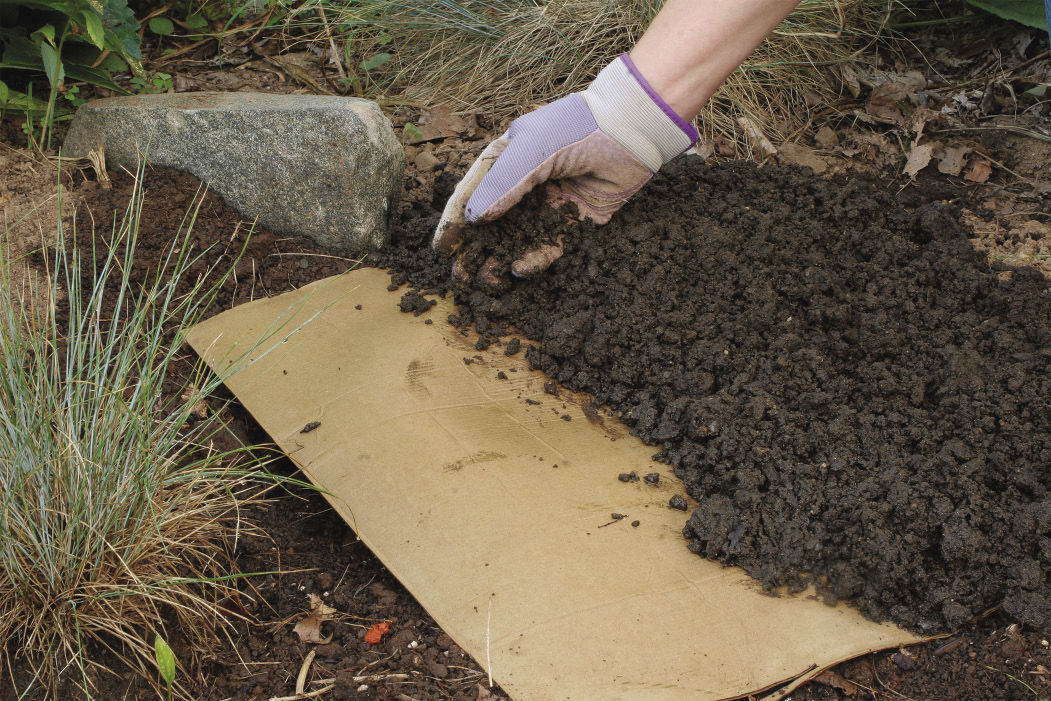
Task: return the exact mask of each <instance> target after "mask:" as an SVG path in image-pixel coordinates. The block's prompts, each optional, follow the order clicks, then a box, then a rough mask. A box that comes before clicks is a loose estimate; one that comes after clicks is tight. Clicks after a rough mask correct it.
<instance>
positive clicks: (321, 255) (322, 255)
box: [268, 253, 365, 265]
mask: <svg viewBox="0 0 1051 701" xmlns="http://www.w3.org/2000/svg"><path fill="white" fill-rule="evenodd" d="M268 255H271V256H312V257H314V258H335V259H336V260H345V261H347V262H348V263H354V264H355V265H361V263H362V261H364V260H365V259H364V258H358V259H354V258H346V257H344V256H333V255H329V254H327V253H270V254H268Z"/></svg>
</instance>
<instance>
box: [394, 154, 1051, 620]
mask: <svg viewBox="0 0 1051 701" xmlns="http://www.w3.org/2000/svg"><path fill="white" fill-rule="evenodd" d="M957 220H958V216H957V212H955V211H954V209H953V208H952V207H950V206H947V205H943V204H939V203H932V202H924V201H923V198H922V195H920V194H917V193H916V192H915V191H906V192H905V193H903V194H902V195H901V196H899V198H898V199H897V200H896V199H894V198H892V197H891V196H890V195H887V194H885V193H883V192H880V190H879V189H878V187H877V186H875V185H873V184H871V183H866V182H863V181H859V180H856V179H847V178H844V177H840V178H836V179H819V178H816V177H814V176H812V175H811V174H809V173H806V172H804V171H802V170H798V169H780V168H764V169H758V168H756V167H755V166H753V165H751V164H730V165H724V166H715V167H708V166H705V165H703V164H701V163H699V161H698V160H696V159H681V160H680V161H678V162H676V163H674V164H671V165H670V166H668V167H667V168H666V170H665V171H664V172H663V173H661V174H659V175H658V176H657V177H655V178H654V180H653V181H652V182H651V184H649V185H648V186H647V187H646V188H645V189H644V190H643V192H642V193H641V194H640V196H639V197H638V198H637V199H635V200H633V201H632V202H631V203H629V204H628V205H627V206H626V207H625V208H624V209H623V210H622V211H621V212H620V213H619V214H618V215H617V216H616V217H614V219H613V220H612V221H611V222H610V223H609V224H608V225H606V226H603V227H594V226H591V225H589V224H581V223H570V224H563V223H562V221H561V220H558V221H557V222H556V221H554V220H553V219H552V211H551V210H550V208H544V207H543V206H539V205H538V201H537V200H536V199H535V198H533V199H532V200H530V202H529V204H528V205H527V206H520V207H518V208H516V209H515V210H513V211H512V212H511V213H510V214H509V215H508V216H507V217H505V218H503V219H501V220H498V221H497V222H494V223H492V224H487V225H482V226H476V227H474V228H473V229H472V230H471V231H470V232H469V243H468V244H466V248H467V256H465V258H466V259H468V260H474V261H482V260H485V259H486V258H487V257H488V256H490V255H503V256H505V257H506V256H507V255H508V253H509V252H518V251H521V250H525V248H526V247H528V246H529V245H530V244H531V243H533V241H532V240H529V237H530V236H533V233H531V232H536V231H538V230H540V229H544V230H547V231H548V232H549V233H547V234H546V236H547V240H550V237H551V236H552V234H551V233H550V228H551V227H552V226H557V227H559V232H560V233H563V234H564V235H565V250H566V253H565V256H564V257H563V258H562V259H560V260H559V261H557V262H556V263H555V264H554V265H553V266H552V268H551V269H550V270H549V271H548V272H547V273H546V274H544V275H541V276H539V277H537V278H535V279H528V280H526V279H516V280H514V281H513V284H512V285H510V286H509V288H508V289H506V290H504V291H502V292H501V293H499V294H491V293H489V292H486V291H485V290H482V289H461V290H457V302H458V303H459V304H460V309H459V310H458V313H457V314H456V315H454V317H453V319H452V321H454V322H455V323H459V324H461V325H465V326H466V325H471V324H473V325H474V326H475V328H476V329H477V330H478V331H479V332H480V333H482V334H483V337H484V338H486V339H488V340H495V338H496V337H497V336H499V335H501V334H503V333H505V332H507V331H508V330H509V329H512V328H513V329H515V330H516V331H517V332H519V333H521V334H523V335H524V336H526V337H527V338H529V339H531V340H532V341H533V342H534V343H535V344H536V345H535V346H530V347H529V348H528V349H527V358H528V359H529V361H530V363H531V365H532V366H533V367H534V368H539V369H541V370H543V371H544V372H545V373H547V374H548V375H549V376H550V377H552V378H554V379H556V380H557V381H558V382H559V383H561V384H562V385H564V386H566V387H569V388H570V389H572V390H578V391H586V392H590V393H592V394H594V395H595V397H596V400H597V401H598V402H600V403H604V404H607V405H608V406H610V407H611V408H612V409H614V410H615V411H616V412H617V413H618V415H619V416H620V418H621V420H622V421H623V422H625V423H626V424H628V425H629V426H631V427H632V432H633V433H634V434H635V435H637V436H639V437H640V438H642V439H643V440H644V441H646V442H647V443H649V444H652V445H655V446H659V447H660V453H659V458H660V459H661V460H663V461H664V462H666V463H669V464H671V465H672V466H673V467H674V469H675V473H676V474H677V475H678V476H679V477H680V478H681V479H682V480H683V482H684V483H685V485H686V489H687V491H688V492H689V494H690V496H691V497H693V498H694V499H696V500H697V502H698V503H699V506H698V507H697V508H696V510H695V511H694V512H693V514H692V515H691V516H690V518H689V521H688V523H687V524H686V526H685V527H684V530H683V533H684V535H685V537H686V543H687V545H688V547H689V548H690V549H691V550H692V551H693V552H696V553H697V554H699V555H701V556H704V557H707V558H711V559H714V560H718V561H719V562H722V563H725V564H727V565H739V566H741V567H743V568H744V569H745V570H747V571H748V572H749V573H750V574H751V575H752V576H754V577H755V578H757V579H758V580H760V581H761V582H762V583H763V584H764V585H765V586H766V587H767V588H768V589H769V590H771V591H774V590H778V589H781V588H787V589H788V590H799V589H802V588H803V587H805V586H806V585H807V584H814V585H815V586H816V587H817V588H818V590H819V591H820V592H821V593H822V595H823V596H825V597H826V598H827V599H828V600H830V601H833V600H840V599H845V600H850V601H851V602H852V603H853V604H854V605H855V606H857V607H858V608H859V609H860V610H861V611H862V612H863V613H864V614H865V615H867V616H869V617H871V618H873V619H877V620H885V619H890V620H893V621H894V622H896V623H899V624H901V625H904V626H906V627H909V628H911V629H914V630H917V631H920V632H926V633H930V632H935V631H939V630H944V629H957V628H959V627H961V626H963V625H964V624H966V623H967V622H968V621H970V620H972V619H974V618H975V617H976V616H979V615H980V614H982V613H983V612H985V611H986V610H987V609H989V608H991V607H994V606H1000V607H1001V608H1002V609H1003V611H1004V612H1005V613H1006V614H1007V615H1008V616H1009V617H1010V618H1012V619H1014V620H1017V621H1020V622H1024V623H1026V624H1029V625H1031V626H1033V627H1035V628H1038V629H1039V628H1043V629H1047V628H1049V627H1051V585H1049V577H1051V574H1049V573H1051V495H1049V492H1048V485H1049V470H1051V297H1049V293H1048V282H1047V280H1046V279H1045V278H1044V277H1043V276H1042V275H1041V274H1040V273H1038V272H1036V271H1034V270H1032V269H1031V268H1025V267H1020V268H1016V269H1014V270H1013V271H1012V272H1011V273H1010V274H1009V275H1003V274H1001V275H999V276H998V275H997V274H996V272H995V271H993V270H991V269H990V266H989V264H988V262H987V259H986V258H985V257H984V256H983V255H982V254H980V253H978V252H976V251H975V250H973V247H972V245H971V244H970V242H969V241H968V232H967V230H966V229H965V228H963V227H962V226H961V225H960V224H959V223H958V221H957ZM434 221H435V220H434V217H433V216H424V215H422V214H421V216H420V217H417V218H415V219H414V218H412V217H410V218H409V220H408V224H409V226H408V227H406V228H405V229H404V230H403V232H402V237H401V239H400V243H399V244H397V245H399V246H402V247H403V248H402V252H401V253H398V252H397V250H395V251H394V252H392V253H388V254H386V255H387V256H388V260H387V261H385V262H387V263H388V264H392V265H396V266H399V265H400V267H399V270H400V271H401V272H400V273H399V277H398V278H397V279H399V280H400V281H403V282H404V281H409V282H412V283H413V284H414V285H416V286H418V287H430V288H432V289H434V288H436V286H442V285H445V284H447V280H448V278H447V271H448V263H447V262H443V261H440V260H438V261H437V262H436V263H434V262H432V261H434V260H435V259H434V258H433V254H431V253H430V251H429V250H426V251H425V252H423V251H421V250H420V248H415V246H416V245H418V244H420V243H424V242H425V241H426V240H427V239H426V238H424V236H425V235H426V236H429V232H430V231H433V224H434ZM553 222H554V223H553ZM413 224H415V225H416V226H417V227H419V228H418V229H414V228H413ZM425 230H426V232H425ZM409 247H411V249H412V250H413V253H411V254H409V253H407V252H406V251H408V250H410V248H409ZM423 248H426V245H424V246H423ZM399 256H400V258H399ZM410 259H411V260H410ZM435 264H437V266H438V267H437V268H435V267H434V265H435ZM441 270H444V271H445V277H443V276H442V273H440V272H439V271H441ZM443 289H444V288H443Z"/></svg>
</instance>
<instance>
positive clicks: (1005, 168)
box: [974, 149, 1038, 187]
mask: <svg viewBox="0 0 1051 701" xmlns="http://www.w3.org/2000/svg"><path fill="white" fill-rule="evenodd" d="M974 152H975V153H977V154H978V155H979V156H981V157H982V158H984V159H985V160H987V161H989V162H990V163H993V164H994V165H996V166H999V167H1000V168H1002V169H1003V170H1006V171H1007V172H1008V173H1010V174H1011V175H1013V176H1015V177H1016V178H1018V179H1019V180H1021V181H1022V182H1025V183H1028V184H1029V186H1030V187H1037V185H1038V183H1037V182H1036V181H1035V180H1031V179H1029V178H1027V177H1025V176H1024V175H1020V174H1018V173H1016V172H1014V171H1013V170H1011V169H1010V168H1008V167H1007V166H1005V165H1004V164H1003V163H1001V162H1000V161H998V160H996V159H995V158H993V157H992V156H990V155H988V154H986V153H982V152H981V151H979V150H978V149H974Z"/></svg>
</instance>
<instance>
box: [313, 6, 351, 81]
mask: <svg viewBox="0 0 1051 701" xmlns="http://www.w3.org/2000/svg"><path fill="white" fill-rule="evenodd" d="M317 12H318V15H319V16H320V17H321V23H322V24H323V25H325V35H326V36H328V47H329V50H330V51H332V62H333V63H335V64H336V70H337V71H338V72H339V77H340V78H343V79H344V80H346V78H347V73H346V71H344V70H343V62H342V61H340V60H339V51H337V50H336V42H335V41H334V40H333V39H332V28H331V27H330V26H329V25H328V18H327V17H325V7H324V5H320V4H319V5H318V6H317Z"/></svg>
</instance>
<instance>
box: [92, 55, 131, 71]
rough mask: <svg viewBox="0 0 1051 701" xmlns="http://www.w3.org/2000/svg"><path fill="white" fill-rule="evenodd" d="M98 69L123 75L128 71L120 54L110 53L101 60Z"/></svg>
mask: <svg viewBox="0 0 1051 701" xmlns="http://www.w3.org/2000/svg"><path fill="white" fill-rule="evenodd" d="M99 68H101V69H103V70H105V71H106V72H108V73H123V72H124V71H126V70H128V62H127V61H125V60H124V59H122V58H121V57H120V54H115V53H110V54H109V55H108V56H106V58H104V59H102V63H100V64H99Z"/></svg>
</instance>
